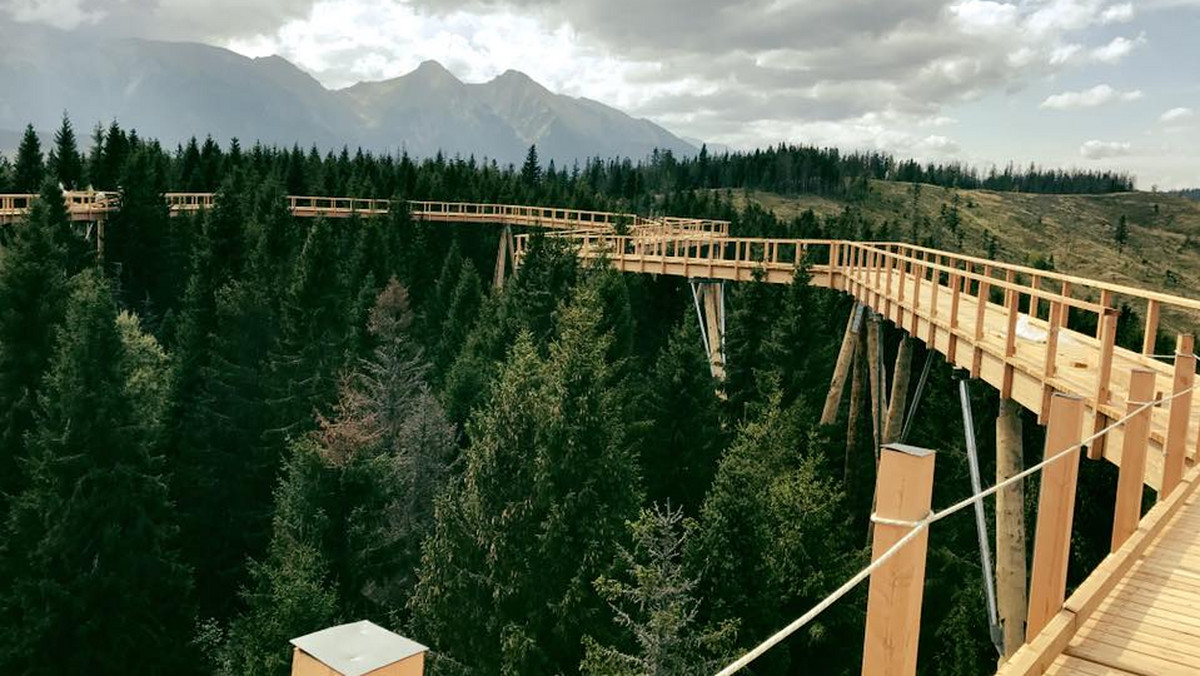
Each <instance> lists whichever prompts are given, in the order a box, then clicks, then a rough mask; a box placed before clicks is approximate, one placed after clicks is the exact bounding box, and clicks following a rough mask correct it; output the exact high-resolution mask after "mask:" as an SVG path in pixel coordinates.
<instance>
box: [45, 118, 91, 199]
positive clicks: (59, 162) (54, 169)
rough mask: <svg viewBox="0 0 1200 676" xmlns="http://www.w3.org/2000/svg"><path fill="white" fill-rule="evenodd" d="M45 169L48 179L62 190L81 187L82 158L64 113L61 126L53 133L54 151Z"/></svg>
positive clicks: (51, 152) (68, 120)
mask: <svg viewBox="0 0 1200 676" xmlns="http://www.w3.org/2000/svg"><path fill="white" fill-rule="evenodd" d="M46 169H47V172H48V173H49V175H50V178H51V179H52V180H55V181H57V182H58V184H59V185H61V186H62V187H63V189H64V190H79V189H81V188H82V187H83V157H82V156H81V155H80V154H79V148H78V147H77V145H76V142H75V129H74V128H73V127H71V120H70V118H68V117H67V114H66V113H65V112H64V113H63V118H62V125H61V126H60V127H59V128H58V131H57V132H55V133H54V149H53V150H51V151H50V156H49V157H48V158H47V161H46Z"/></svg>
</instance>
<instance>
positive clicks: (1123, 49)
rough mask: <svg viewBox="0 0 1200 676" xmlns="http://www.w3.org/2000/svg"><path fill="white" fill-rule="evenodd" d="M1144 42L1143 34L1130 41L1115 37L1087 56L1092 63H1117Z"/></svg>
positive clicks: (1144, 35) (1144, 36)
mask: <svg viewBox="0 0 1200 676" xmlns="http://www.w3.org/2000/svg"><path fill="white" fill-rule="evenodd" d="M1145 42H1146V34H1145V33H1143V34H1141V35H1139V36H1138V37H1137V38H1135V39H1133V40H1130V39H1129V38H1126V37H1121V36H1117V37H1115V38H1113V39H1112V41H1111V42H1109V43H1108V44H1107V45H1104V46H1103V47H1097V48H1095V49H1093V50H1092V51H1091V52H1090V53H1089V56H1090V57H1091V59H1092V60H1093V61H1098V62H1100V63H1117V62H1119V61H1120V60H1121V59H1124V58H1125V57H1126V56H1129V53H1130V52H1132V51H1133V50H1134V48H1136V47H1138V46H1139V45H1141V44H1143V43H1145Z"/></svg>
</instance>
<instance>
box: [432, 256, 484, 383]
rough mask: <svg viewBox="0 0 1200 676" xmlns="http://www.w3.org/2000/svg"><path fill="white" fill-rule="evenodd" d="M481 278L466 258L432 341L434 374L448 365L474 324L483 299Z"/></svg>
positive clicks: (436, 374) (437, 373)
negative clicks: (439, 327)
mask: <svg viewBox="0 0 1200 676" xmlns="http://www.w3.org/2000/svg"><path fill="white" fill-rule="evenodd" d="M482 286H483V281H482V280H481V279H480V278H479V273H478V272H476V271H475V264H474V263H472V262H471V261H470V260H467V261H466V263H464V265H463V269H462V273H461V274H459V276H458V281H457V283H456V284H455V285H454V291H453V293H451V295H450V302H449V305H447V307H446V314H445V317H444V318H443V319H442V323H441V331H440V332H439V334H438V339H437V340H436V341H434V342H432V343H431V344H432V345H435V346H436V352H435V361H434V364H433V366H434V369H435V376H436V377H440V376H441V375H442V374H444V373H445V372H446V370H448V369H449V368H450V365H451V364H452V363H453V362H454V359H455V358H456V357H458V353H459V352H460V351H461V350H462V346H463V344H464V343H465V342H466V340H467V336H468V335H469V333H470V331H471V327H472V326H473V325H474V324H475V319H476V317H477V316H478V314H479V306H480V303H481V302H482V291H481V289H482Z"/></svg>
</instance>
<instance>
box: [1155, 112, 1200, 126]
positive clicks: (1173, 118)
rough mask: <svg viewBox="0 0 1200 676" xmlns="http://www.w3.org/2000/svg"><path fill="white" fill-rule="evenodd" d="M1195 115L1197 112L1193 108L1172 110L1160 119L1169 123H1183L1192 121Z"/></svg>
mask: <svg viewBox="0 0 1200 676" xmlns="http://www.w3.org/2000/svg"><path fill="white" fill-rule="evenodd" d="M1193 115H1195V111H1193V110H1192V109H1191V108H1172V109H1170V110H1168V111H1167V112H1165V113H1163V114H1162V117H1160V118H1159V119H1160V120H1162V121H1163V122H1167V123H1170V122H1182V121H1183V120H1190V119H1191V118H1192V116H1193Z"/></svg>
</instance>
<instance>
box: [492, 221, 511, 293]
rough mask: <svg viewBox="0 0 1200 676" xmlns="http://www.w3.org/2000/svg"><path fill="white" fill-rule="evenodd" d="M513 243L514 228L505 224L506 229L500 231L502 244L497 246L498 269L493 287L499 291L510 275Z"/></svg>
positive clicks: (493, 279) (493, 280)
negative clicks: (509, 260) (509, 268)
mask: <svg viewBox="0 0 1200 676" xmlns="http://www.w3.org/2000/svg"><path fill="white" fill-rule="evenodd" d="M511 244H512V230H511V229H510V228H509V227H508V226H504V231H503V232H501V233H500V244H499V246H497V247H496V270H495V276H494V277H493V278H492V288H494V289H496V290H497V291H499V290H500V289H503V288H504V279H505V277H507V276H508V259H509V256H510V252H511V249H510V248H509V246H510V245H511Z"/></svg>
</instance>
